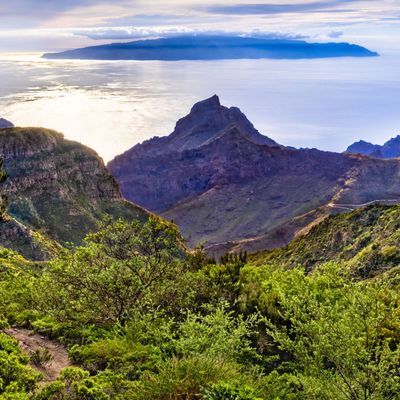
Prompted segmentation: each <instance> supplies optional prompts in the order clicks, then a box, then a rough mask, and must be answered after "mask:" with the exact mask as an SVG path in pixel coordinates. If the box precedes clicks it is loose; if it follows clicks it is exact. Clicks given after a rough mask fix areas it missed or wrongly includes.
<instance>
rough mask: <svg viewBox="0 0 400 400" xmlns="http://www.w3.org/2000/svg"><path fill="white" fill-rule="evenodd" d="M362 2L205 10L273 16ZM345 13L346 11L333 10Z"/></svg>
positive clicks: (341, 0) (339, 0) (336, 0)
mask: <svg viewBox="0 0 400 400" xmlns="http://www.w3.org/2000/svg"><path fill="white" fill-rule="evenodd" d="M360 1H363V0H329V1H314V2H304V3H296V4H293V3H292V4H290V3H287V4H272V3H270V4H265V3H260V4H236V5H226V6H220V5H214V6H211V7H208V8H207V11H208V12H209V13H213V14H230V15H273V14H288V13H304V12H318V11H325V10H329V9H332V8H336V7H338V6H343V4H345V3H355V2H360ZM335 11H338V12H339V11H341V12H343V11H347V10H343V9H342V10H335Z"/></svg>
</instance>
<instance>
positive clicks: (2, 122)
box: [0, 118, 14, 129]
mask: <svg viewBox="0 0 400 400" xmlns="http://www.w3.org/2000/svg"><path fill="white" fill-rule="evenodd" d="M13 127H14V124H13V123H12V122H10V121H8V120H7V119H5V118H0V129H5V128H13Z"/></svg>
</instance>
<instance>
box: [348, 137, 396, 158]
mask: <svg viewBox="0 0 400 400" xmlns="http://www.w3.org/2000/svg"><path fill="white" fill-rule="evenodd" d="M346 153H353V154H363V155H367V156H370V157H375V158H399V157H400V135H397V136H395V137H393V138H391V139H389V140H388V141H387V142H385V143H384V144H383V145H379V144H373V143H370V142H366V141H364V140H360V141H358V142H355V143H353V144H352V145H350V146H349V147H348V148H347V150H346Z"/></svg>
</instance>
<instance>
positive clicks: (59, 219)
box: [0, 128, 147, 260]
mask: <svg viewBox="0 0 400 400" xmlns="http://www.w3.org/2000/svg"><path fill="white" fill-rule="evenodd" d="M0 149H1V153H2V155H3V157H4V169H5V172H6V174H7V180H6V181H5V182H4V183H1V194H2V196H6V197H7V199H8V204H6V202H4V201H3V202H2V203H1V206H0V214H1V213H2V212H3V211H5V208H6V206H7V212H8V224H3V225H2V228H3V229H2V230H1V233H0V244H1V245H3V246H4V247H7V248H12V249H13V250H15V251H18V252H20V253H21V254H23V255H24V256H25V257H28V258H31V259H34V260H43V259H46V258H49V257H50V256H51V255H53V254H54V251H53V250H54V249H55V248H56V247H57V244H56V243H55V242H58V243H60V244H61V245H65V244H66V243H69V242H72V243H74V244H80V243H81V242H82V240H83V238H84V237H85V235H86V234H87V233H88V232H91V231H93V230H95V229H96V227H97V224H98V222H99V221H100V220H101V218H102V216H103V214H107V215H110V216H113V217H114V218H119V217H121V218H125V219H128V220H129V219H140V220H141V221H145V220H146V218H147V213H146V211H144V210H143V209H141V208H140V207H137V206H135V205H134V204H132V203H129V202H127V201H125V200H124V199H123V198H122V196H121V194H120V191H119V187H118V185H117V183H116V182H115V180H114V178H113V177H112V176H111V174H110V173H109V172H108V171H107V169H106V168H105V166H104V163H103V161H102V160H101V158H100V157H99V156H98V155H97V154H96V153H95V152H94V151H93V150H91V149H89V148H87V147H85V146H83V145H81V144H80V143H77V142H73V141H69V140H66V139H64V137H63V136H62V134H60V133H57V132H54V131H51V130H47V129H43V128H9V129H2V130H1V132H0ZM1 178H2V177H1V176H0V181H1Z"/></svg>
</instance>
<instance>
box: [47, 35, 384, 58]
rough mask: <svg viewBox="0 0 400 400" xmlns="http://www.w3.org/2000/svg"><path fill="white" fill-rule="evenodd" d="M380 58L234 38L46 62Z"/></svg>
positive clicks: (118, 47) (157, 43) (82, 52)
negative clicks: (75, 60) (68, 60)
mask: <svg viewBox="0 0 400 400" xmlns="http://www.w3.org/2000/svg"><path fill="white" fill-rule="evenodd" d="M378 55H379V54H378V53H376V52H373V51H371V50H368V49H366V48H365V47H362V46H358V45H355V44H350V43H308V42H306V41H303V40H287V39H259V38H250V37H237V36H232V37H229V36H204V35H200V36H181V37H173V38H164V39H148V40H138V41H134V42H129V43H112V44H106V45H100V46H91V47H85V48H80V49H75V50H68V51H63V52H61V53H46V54H44V55H43V56H42V57H43V58H46V59H81V60H164V61H178V60H224V59H262V58H269V59H313V58H335V57H376V56H378Z"/></svg>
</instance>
